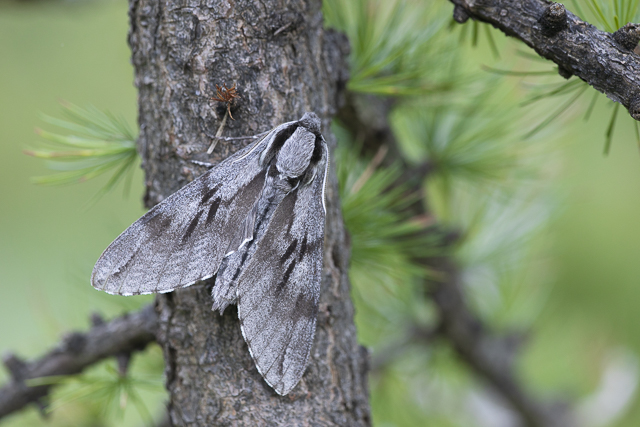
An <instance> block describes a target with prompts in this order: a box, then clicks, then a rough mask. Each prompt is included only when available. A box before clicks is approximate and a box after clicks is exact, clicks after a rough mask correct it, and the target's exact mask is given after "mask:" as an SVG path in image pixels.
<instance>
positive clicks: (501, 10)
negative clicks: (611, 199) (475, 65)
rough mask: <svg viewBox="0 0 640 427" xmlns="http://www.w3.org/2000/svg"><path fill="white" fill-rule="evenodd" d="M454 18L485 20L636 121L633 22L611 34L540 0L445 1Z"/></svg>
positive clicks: (638, 71)
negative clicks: (452, 11) (576, 78)
mask: <svg viewBox="0 0 640 427" xmlns="http://www.w3.org/2000/svg"><path fill="white" fill-rule="evenodd" d="M450 1H451V2H452V3H453V4H454V5H455V9H454V19H455V20H456V21H458V22H461V23H462V22H465V21H466V20H467V19H468V18H469V17H471V18H473V19H476V20H478V21H482V22H487V23H489V24H491V25H493V26H494V27H496V28H498V29H500V30H502V31H503V32H504V33H505V34H507V35H508V36H513V37H516V38H518V39H520V40H522V41H523V42H524V43H526V44H527V45H528V46H530V47H531V48H533V49H534V50H535V51H536V52H537V53H538V55H540V56H542V57H544V58H547V59H550V60H552V61H553V62H555V63H556V64H558V71H559V73H560V75H562V76H563V77H565V78H569V77H570V76H571V75H575V76H577V77H579V78H581V79H582V80H584V81H585V82H587V83H589V84H590V85H591V86H593V87H594V88H595V89H597V90H599V91H600V92H602V93H604V94H605V95H607V96H608V97H609V98H610V99H612V100H613V101H615V102H619V103H620V104H622V105H624V106H625V107H626V108H627V109H628V110H629V114H630V115H631V117H633V118H634V119H636V120H640V56H638V54H636V53H635V52H634V48H636V47H637V46H638V40H639V39H640V31H639V30H638V26H637V25H635V24H632V25H628V26H625V27H623V28H621V29H620V30H618V31H616V32H615V33H613V34H611V33H607V32H605V31H600V30H598V29H597V28H596V27H594V26H593V25H591V24H589V23H586V22H584V21H582V20H580V19H579V18H578V17H577V16H575V15H574V14H572V13H571V12H569V11H566V10H565V8H564V6H562V5H560V4H557V3H551V2H548V1H545V0H450Z"/></svg>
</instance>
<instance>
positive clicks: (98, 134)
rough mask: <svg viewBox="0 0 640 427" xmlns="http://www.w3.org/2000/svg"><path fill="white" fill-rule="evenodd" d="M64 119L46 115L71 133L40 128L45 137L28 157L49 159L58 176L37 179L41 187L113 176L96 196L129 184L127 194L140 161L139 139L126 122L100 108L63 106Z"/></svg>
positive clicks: (28, 152) (44, 118)
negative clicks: (138, 152)
mask: <svg viewBox="0 0 640 427" xmlns="http://www.w3.org/2000/svg"><path fill="white" fill-rule="evenodd" d="M63 115H64V117H65V118H64V119H57V118H54V117H50V116H43V120H44V121H45V122H46V123H48V124H49V125H53V126H55V127H58V128H60V129H64V130H66V131H67V132H71V133H70V134H67V135H62V134H59V133H53V132H49V131H45V130H41V129H36V133H37V134H38V135H39V136H41V137H42V138H43V140H42V141H40V142H39V143H37V144H36V146H35V148H33V149H30V150H25V154H28V155H30V156H33V157H36V158H40V159H46V160H47V166H48V167H49V168H50V169H52V170H54V171H58V172H57V173H54V174H51V175H46V176H39V177H35V178H33V182H34V183H36V184H41V185H65V184H72V183H78V182H85V181H88V180H90V179H93V178H96V177H98V176H100V175H103V174H108V173H111V177H110V178H109V179H108V181H107V182H106V183H105V185H104V186H103V187H102V189H101V190H100V191H99V192H98V193H97V194H96V196H95V197H94V200H95V199H98V198H99V197H100V196H102V195H103V194H105V193H107V192H109V191H111V190H112V189H113V188H115V187H116V186H117V185H118V183H119V182H121V181H123V180H124V181H126V183H125V187H124V188H125V192H126V191H128V188H129V187H130V186H131V176H132V174H133V171H134V167H135V165H136V164H137V161H138V154H137V152H136V145H135V141H136V136H135V134H134V132H133V131H132V130H131V128H130V127H129V125H128V124H127V123H126V121H125V120H124V119H122V118H121V117H118V116H116V115H113V114H111V113H109V112H106V111H101V110H99V109H97V108H96V107H93V106H89V107H86V108H82V107H78V106H76V105H73V104H64V105H63Z"/></svg>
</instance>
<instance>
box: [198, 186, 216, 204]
mask: <svg viewBox="0 0 640 427" xmlns="http://www.w3.org/2000/svg"><path fill="white" fill-rule="evenodd" d="M204 188H206V187H204ZM219 188H220V184H218V185H216V186H213V187H211V188H210V189H209V191H207V192H206V193H204V195H203V196H202V204H203V205H204V204H206V203H207V202H208V201H209V199H211V198H212V197H213V196H214V195H215V194H216V193H217V192H218V189H219Z"/></svg>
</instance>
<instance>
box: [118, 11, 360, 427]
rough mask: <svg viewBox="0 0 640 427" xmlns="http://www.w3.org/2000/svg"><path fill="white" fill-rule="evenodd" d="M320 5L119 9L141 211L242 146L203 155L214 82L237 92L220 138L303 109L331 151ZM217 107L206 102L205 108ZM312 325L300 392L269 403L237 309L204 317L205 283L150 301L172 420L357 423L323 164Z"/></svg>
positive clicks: (332, 64)
mask: <svg viewBox="0 0 640 427" xmlns="http://www.w3.org/2000/svg"><path fill="white" fill-rule="evenodd" d="M320 6H321V4H320V1H316V0H306V1H305V0H265V1H261V2H255V1H251V0H240V1H235V2H234V1H224V0H207V1H203V0H200V1H197V0H196V1H189V2H178V1H176V0H168V1H166V2H157V1H154V0H131V8H130V17H131V32H130V37H129V42H130V45H131V49H132V51H133V64H134V67H135V81H136V86H137V87H138V89H139V93H140V94H139V121H140V138H139V150H140V154H141V156H142V159H143V168H144V170H145V172H146V177H147V179H146V185H147V197H146V203H147V206H151V205H153V204H155V203H157V202H159V201H160V200H162V199H163V198H164V197H166V196H167V195H169V194H170V193H172V192H174V191H176V190H177V189H179V188H180V187H181V186H183V185H185V184H186V183H187V182H189V181H190V180H192V179H193V178H194V177H195V176H197V175H198V174H199V173H202V172H203V169H202V168H200V167H198V166H195V165H194V164H193V163H190V161H189V160H192V159H197V160H203V161H209V162H213V163H216V162H219V161H220V160H221V159H224V158H225V157H227V156H228V155H229V154H230V153H232V152H235V151H236V150H238V149H240V148H241V147H242V146H244V145H245V144H247V143H248V141H237V142H232V143H230V142H225V141H220V142H219V143H218V145H217V146H216V148H215V150H214V152H213V155H212V156H207V155H206V154H205V152H206V150H207V147H208V146H209V145H210V144H211V142H212V141H211V138H210V136H211V135H212V134H214V133H216V131H217V129H218V127H219V125H220V123H221V121H222V119H223V116H224V114H225V111H226V105H224V104H221V103H213V104H212V103H211V102H210V98H211V96H212V95H213V94H215V85H216V84H218V85H223V84H226V85H227V86H228V87H231V86H232V85H233V84H236V85H237V89H238V92H239V94H240V99H238V100H237V102H236V103H234V104H233V105H232V108H231V112H232V114H233V117H234V118H235V120H230V119H228V120H227V121H226V126H225V127H224V128H223V131H224V132H223V135H225V136H240V135H252V134H256V133H259V132H262V131H265V130H268V129H270V128H271V127H273V126H274V125H276V124H279V123H282V122H284V121H289V120H293V119H297V118H299V117H301V116H302V114H303V113H304V112H305V111H315V112H316V113H317V114H318V116H320V118H321V119H322V121H323V131H324V132H323V134H324V136H325V138H326V139H327V141H328V142H329V145H330V146H331V147H334V146H335V139H334V138H333V136H332V135H331V133H330V130H329V125H330V119H331V116H332V115H333V114H334V113H335V111H336V110H337V106H338V101H339V99H340V97H341V90H342V88H343V87H344V81H345V80H346V71H345V70H346V68H345V63H344V55H345V53H346V50H347V46H348V45H347V41H346V39H345V38H344V37H341V36H339V35H337V34H335V33H332V32H330V31H326V30H325V29H324V28H323V23H322V14H321V11H320ZM215 104H217V105H215ZM327 198H328V212H327V218H326V237H325V256H324V262H325V268H324V279H323V282H322V296H321V301H320V312H319V316H318V328H317V332H316V337H315V344H314V347H313V350H312V353H311V361H310V363H309V367H308V369H307V372H306V373H305V375H304V377H303V379H302V381H301V383H300V384H299V385H298V386H297V387H296V388H295V389H294V390H293V391H292V392H291V393H290V394H289V395H287V396H286V397H280V396H278V395H276V394H275V392H274V391H273V390H271V389H270V388H269V387H268V386H267V384H266V383H265V382H264V381H263V380H262V378H261V377H260V375H259V373H258V372H257V370H256V368H255V367H254V364H253V361H252V360H251V357H250V355H249V351H248V349H247V346H246V344H245V343H244V341H243V339H242V335H241V333H240V327H239V323H238V320H237V311H236V310H235V309H234V308H232V309H228V310H227V311H226V312H225V314H224V315H223V316H219V315H218V314H217V313H214V312H212V311H211V309H210V307H211V304H212V300H211V297H210V290H211V284H198V285H194V286H192V287H191V288H188V289H185V290H181V291H177V292H174V293H171V294H166V295H161V296H159V297H158V299H157V310H158V313H159V318H160V327H159V333H158V340H159V342H160V344H161V345H162V347H163V349H164V354H165V360H166V376H167V388H168V390H169V392H170V402H169V415H170V418H171V421H172V423H173V424H174V425H180V426H182V425H189V426H196V425H198V426H199V425H202V426H205V425H206V426H211V425H219V426H222V425H234V426H237V425H252V426H253V425H340V426H345V425H350V426H351V425H354V426H355V425H368V424H369V406H368V396H367V385H366V371H367V363H368V362H367V357H368V356H367V352H366V351H365V350H364V349H362V348H361V347H360V346H359V345H358V344H357V341H356V331H355V326H354V323H353V306H352V303H351V300H350V297H349V282H348V278H347V264H348V257H349V251H348V247H347V243H346V236H345V231H344V228H343V224H342V219H341V216H340V208H339V201H338V195H337V182H336V177H335V173H334V172H333V168H332V169H331V171H330V177H329V182H328V189H327Z"/></svg>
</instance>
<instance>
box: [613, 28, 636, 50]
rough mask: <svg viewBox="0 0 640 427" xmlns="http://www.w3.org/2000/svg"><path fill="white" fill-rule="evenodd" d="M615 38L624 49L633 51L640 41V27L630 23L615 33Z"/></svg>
mask: <svg viewBox="0 0 640 427" xmlns="http://www.w3.org/2000/svg"><path fill="white" fill-rule="evenodd" d="M613 38H614V39H615V41H616V42H617V43H618V44H619V45H620V46H622V47H623V48H625V49H628V50H633V49H635V48H636V46H638V41H640V25H639V24H632V23H628V24H627V25H625V26H624V27H622V28H620V29H619V30H618V31H616V32H615V33H613Z"/></svg>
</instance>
